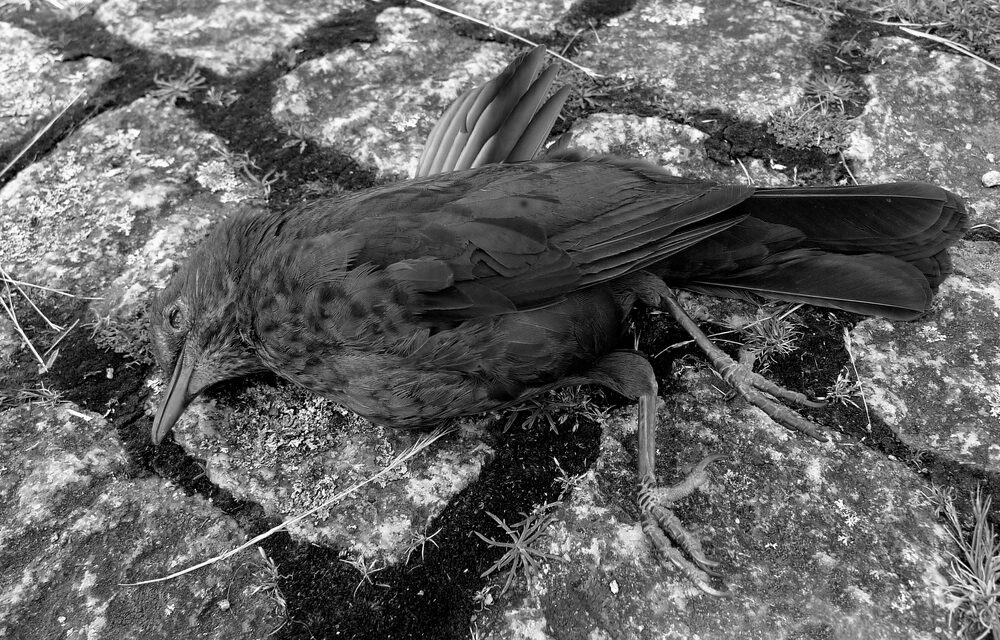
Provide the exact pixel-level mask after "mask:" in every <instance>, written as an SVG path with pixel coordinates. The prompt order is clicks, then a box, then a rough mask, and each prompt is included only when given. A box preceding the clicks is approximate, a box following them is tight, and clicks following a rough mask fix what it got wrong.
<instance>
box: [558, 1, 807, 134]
mask: <svg viewBox="0 0 1000 640" xmlns="http://www.w3.org/2000/svg"><path fill="white" fill-rule="evenodd" d="M761 24H767V25H770V28H769V29H768V31H767V32H766V33H765V32H762V31H760V30H759V29H758V28H757V25H761ZM821 34H822V28H821V23H820V22H819V21H818V18H816V17H814V16H809V15H808V14H805V13H797V12H791V11H787V10H784V9H783V8H782V7H780V6H779V5H778V4H776V3H771V2H745V3H741V4H739V5H736V6H734V5H729V4H726V3H719V2H705V3H700V2H672V1H669V0H640V2H637V3H636V5H635V8H634V9H633V10H632V11H629V12H628V13H626V14H624V15H621V16H618V17H616V18H612V19H611V20H610V21H609V22H608V24H607V26H606V28H604V29H602V30H601V34H600V37H599V39H594V40H593V41H589V42H588V43H587V45H586V46H585V47H583V48H582V50H581V52H580V55H579V60H578V62H581V63H582V64H584V65H587V66H589V67H592V68H593V69H594V70H595V71H597V72H598V73H602V74H607V75H614V76H624V77H634V78H638V79H641V80H642V81H643V82H644V83H646V84H647V85H649V86H651V87H658V88H660V89H662V92H663V94H664V100H665V102H666V104H667V106H669V107H671V108H674V109H678V110H682V111H691V110H704V109H711V108H720V109H724V110H726V111H730V112H733V113H735V114H737V115H739V116H741V117H744V118H750V119H753V120H757V121H763V120H765V119H766V117H767V116H768V115H769V114H770V113H772V112H774V111H777V110H780V109H783V108H785V107H789V106H791V105H793V104H794V103H795V101H796V100H798V98H799V96H801V95H802V88H801V85H802V81H803V80H804V79H805V78H806V76H808V74H809V72H810V70H811V66H810V62H809V56H808V52H809V50H810V49H811V48H813V47H815V46H817V45H818V43H819V40H818V38H819V36H820V35H821Z"/></svg>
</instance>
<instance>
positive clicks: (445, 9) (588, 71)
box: [417, 0, 604, 78]
mask: <svg viewBox="0 0 1000 640" xmlns="http://www.w3.org/2000/svg"><path fill="white" fill-rule="evenodd" d="M417 2H419V3H420V4H422V5H424V6H427V7H430V8H431V9H437V10H438V11H443V12H445V13H447V14H450V15H453V16H455V17H457V18H462V19H463V20H468V21H469V22H475V23H476V24H480V25H482V26H484V27H489V28H490V29H493V30H494V31H499V32H500V33H502V34H504V35H505V36H508V37H511V38H514V39H515V40H519V41H521V42H523V43H525V44H527V45H531V46H532V47H537V46H538V43H537V42H532V41H531V40H528V39H527V38H523V37H521V36H519V35H517V34H516V33H514V32H513V31H508V30H507V29H504V28H503V27H498V26H497V25H495V24H492V23H490V22H486V21H485V20H480V19H479V18H474V17H472V16H470V15H468V14H465V13H462V12H461V11H455V10H454V9H449V8H448V7H443V6H441V5H439V4H435V3H433V2H430V1H429V0H417ZM546 53H548V54H549V55H550V56H552V57H553V58H556V59H557V60H562V61H563V62H565V63H566V64H568V65H570V66H573V67H576V68H577V69H579V70H580V71H583V72H584V73H586V74H587V75H588V76H590V77H592V78H603V77H604V76H602V75H601V74H599V73H597V72H596V71H594V70H593V69H588V68H587V67H584V66H582V65H579V64H577V63H575V62H573V61H572V60H570V59H569V58H565V57H563V56H561V55H559V54H558V53H556V52H554V51H547V52H546Z"/></svg>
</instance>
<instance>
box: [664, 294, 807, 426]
mask: <svg viewBox="0 0 1000 640" xmlns="http://www.w3.org/2000/svg"><path fill="white" fill-rule="evenodd" d="M660 303H661V305H662V306H663V307H664V308H666V309H667V310H668V311H669V312H670V314H671V315H673V316H674V319H675V320H677V322H678V324H680V325H681V327H683V328H684V330H685V331H687V332H688V335H690V336H691V338H692V339H693V340H694V341H695V343H697V345H698V346H699V347H701V349H702V351H704V352H705V355H707V356H708V359H709V360H710V361H711V363H712V366H713V367H715V370H716V371H718V372H719V375H720V376H722V379H723V380H725V381H726V382H727V383H729V385H731V386H732V387H733V388H734V389H736V391H738V392H739V393H740V395H742V396H743V397H744V398H746V399H747V400H748V401H749V402H750V403H751V404H753V405H754V406H756V407H758V408H760V409H761V410H762V411H763V412H764V413H766V414H767V415H768V416H770V417H771V418H772V419H773V420H774V421H776V422H778V423H781V424H783V425H785V426H786V427H789V428H791V429H796V430H798V431H801V432H802V433H805V434H806V435H809V436H812V437H813V438H816V439H817V440H819V441H820V442H826V440H827V438H826V436H824V435H823V434H822V433H820V430H819V426H818V425H816V424H814V423H812V422H810V421H809V420H806V419H805V418H803V417H802V416H801V415H799V413H798V412H796V411H795V410H794V409H791V408H789V407H787V406H785V405H784V404H782V403H783V402H787V403H789V404H794V405H798V406H800V407H811V408H819V407H825V406H826V403H825V402H819V401H816V400H810V399H809V398H807V397H806V396H805V395H804V394H801V393H799V392H797V391H791V390H789V389H785V388H784V387H782V386H780V385H777V384H775V383H774V382H772V381H770V380H768V379H767V378H765V377H764V376H762V375H760V374H759V373H755V372H754V371H753V370H752V369H751V368H750V367H749V366H747V365H745V364H741V363H739V362H736V361H735V360H733V359H732V358H730V357H729V356H728V355H726V353H725V352H723V351H722V349H720V348H719V347H717V346H715V344H714V343H713V342H712V341H711V340H710V339H709V337H708V336H706V335H705V333H704V332H703V331H702V330H701V329H700V328H698V325H697V324H695V322H694V320H692V319H691V316H689V315H688V314H687V312H685V311H684V309H683V308H682V307H681V305H680V303H678V302H677V299H676V298H674V296H673V295H672V293H671V294H669V295H667V294H661V295H660Z"/></svg>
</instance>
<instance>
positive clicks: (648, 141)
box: [570, 113, 790, 186]
mask: <svg viewBox="0 0 1000 640" xmlns="http://www.w3.org/2000/svg"><path fill="white" fill-rule="evenodd" d="M570 132H571V133H572V135H573V146H574V147H578V148H581V149H586V150H588V151H590V152H592V153H594V154H597V155H601V154H610V155H614V156H621V157H623V158H642V159H644V160H647V161H649V162H652V163H654V164H658V165H660V166H662V167H664V169H665V170H666V171H667V172H668V173H670V174H671V175H676V176H687V177H689V178H701V179H703V180H714V181H716V182H721V183H746V181H747V176H748V175H749V176H750V178H751V179H752V180H753V183H754V184H756V185H760V186H788V184H789V183H790V180H789V179H788V176H786V175H785V174H783V173H780V172H778V171H775V170H773V169H772V168H768V167H767V166H766V165H765V163H764V162H763V161H761V160H760V159H758V158H752V159H747V160H746V161H745V162H744V167H745V169H746V173H744V171H743V169H741V168H740V167H738V166H730V167H725V166H722V165H719V164H716V163H714V162H711V161H710V160H709V159H708V155H707V154H706V153H705V148H704V146H703V145H702V143H703V142H704V141H705V140H706V139H707V138H708V134H706V133H704V132H702V131H699V130H698V129H695V128H694V127H689V126H686V125H679V124H675V123H673V122H670V121H669V120H664V119H663V118H652V117H648V118H643V117H638V116H631V115H622V114H612V113H596V114H594V115H592V116H589V117H587V118H582V119H580V120H577V121H576V122H574V123H573V127H572V128H571V129H570Z"/></svg>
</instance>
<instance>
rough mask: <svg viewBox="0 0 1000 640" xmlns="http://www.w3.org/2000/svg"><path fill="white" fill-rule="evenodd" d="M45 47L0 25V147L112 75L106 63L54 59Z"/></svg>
mask: <svg viewBox="0 0 1000 640" xmlns="http://www.w3.org/2000/svg"><path fill="white" fill-rule="evenodd" d="M47 45H48V43H47V42H46V41H45V40H44V39H42V38H38V37H36V36H34V35H33V34H32V33H31V32H29V31H25V30H24V29H19V28H18V27H15V26H13V25H11V24H8V23H6V22H0V96H3V98H2V100H0V147H2V146H5V145H8V144H12V143H14V142H16V141H17V140H18V139H19V138H21V137H22V136H25V135H27V134H29V133H34V132H36V131H38V130H39V129H41V128H42V127H43V126H45V124H46V123H47V122H48V121H49V120H51V119H52V118H53V117H54V116H55V115H56V114H58V113H59V111H60V110H62V109H64V108H66V107H68V106H69V105H70V104H71V103H72V102H73V99H74V98H83V99H85V98H86V95H87V94H88V92H89V91H93V90H94V89H96V88H97V87H98V86H99V85H100V84H101V82H103V81H104V80H106V79H108V78H109V77H110V76H111V75H112V73H113V71H114V65H113V64H111V63H110V62H108V61H107V60H99V59H97V58H91V57H86V58H83V59H81V60H76V61H63V60H60V59H59V56H58V55H57V54H56V52H55V51H53V50H52V48H50V47H48V46H47Z"/></svg>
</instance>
